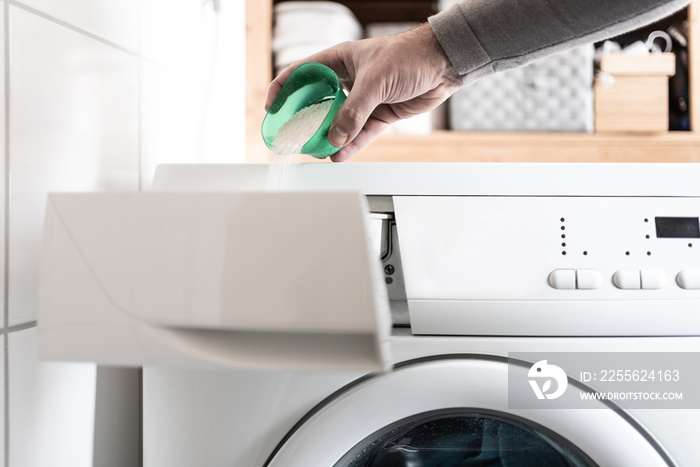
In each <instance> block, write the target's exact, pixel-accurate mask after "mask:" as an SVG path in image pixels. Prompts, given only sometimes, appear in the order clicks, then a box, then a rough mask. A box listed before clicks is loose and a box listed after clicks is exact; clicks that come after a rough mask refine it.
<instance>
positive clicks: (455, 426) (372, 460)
mask: <svg viewBox="0 0 700 467" xmlns="http://www.w3.org/2000/svg"><path fill="white" fill-rule="evenodd" d="M590 465H595V463H594V462H593V461H592V460H591V459H590V458H589V457H588V456H586V455H585V454H583V453H581V452H579V451H578V449H577V448H576V447H575V446H574V445H572V444H571V443H570V442H569V441H567V440H566V439H563V438H562V437H560V436H559V435H557V434H556V433H553V432H551V431H549V430H547V429H546V428H544V427H542V426H538V427H535V426H533V424H532V422H526V421H524V420H519V419H517V418H516V417H514V416H513V415H508V414H503V413H498V412H492V411H491V412H487V411H481V412H474V411H467V410H439V411H435V412H431V413H427V414H420V415H415V416H413V417H409V418H408V419H406V420H402V421H400V422H398V423H396V425H395V426H389V427H386V428H385V429H383V430H380V431H379V432H377V433H373V434H372V435H370V436H369V437H367V438H366V439H364V440H363V441H362V442H360V443H358V444H357V445H356V446H355V447H354V448H353V449H352V450H350V451H349V452H348V453H347V454H346V455H345V456H343V458H342V459H340V461H339V462H338V463H336V466H337V467H399V466H401V467H404V466H412V467H419V466H441V467H452V466H454V467H493V466H517V467H542V466H549V467H583V466H590Z"/></svg>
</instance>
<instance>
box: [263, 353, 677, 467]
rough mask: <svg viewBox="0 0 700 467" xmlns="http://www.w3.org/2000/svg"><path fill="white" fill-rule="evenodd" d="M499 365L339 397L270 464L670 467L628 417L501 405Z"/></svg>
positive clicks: (443, 364) (451, 370)
mask: <svg viewBox="0 0 700 467" xmlns="http://www.w3.org/2000/svg"><path fill="white" fill-rule="evenodd" d="M507 393H508V363H507V361H506V360H505V359H503V360H498V359H494V358H489V359H481V358H474V357H470V358H455V359H442V360H436V361H427V362H426V361H423V362H420V363H416V364H411V365H406V366H402V367H401V368H399V369H396V370H394V371H392V372H390V373H386V374H382V375H377V376H375V377H372V378H368V379H366V380H363V381H362V382H360V383H358V384H355V385H352V386H351V387H348V388H346V390H345V391H339V392H338V393H336V394H335V395H333V396H332V397H330V398H329V399H328V400H327V401H325V402H324V403H323V404H321V405H319V407H317V408H316V409H315V410H314V411H312V413H311V414H309V415H308V416H307V417H306V418H305V419H304V420H302V421H301V422H300V423H299V424H298V425H297V426H296V427H295V428H294V430H292V432H291V433H290V434H289V435H288V436H287V437H286V438H285V439H284V440H283V441H282V442H281V443H280V445H279V446H278V447H277V449H276V451H275V452H274V453H273V454H272V455H271V456H270V458H269V459H268V462H267V463H266V465H267V466H268V467H282V466H283V467H312V466H319V467H329V466H334V467H399V466H400V467H426V466H431V467H433V466H434V467H452V466H455V467H456V466H459V467H471V466H479V467H481V466H489V467H491V466H508V467H511V466H512V467H530V466H532V467H535V466H537V467H547V466H550V467H559V466H561V467H580V466H581V467H582V466H599V465H600V466H607V465H644V466H649V467H651V466H654V467H656V466H659V467H661V466H666V467H667V466H669V465H673V462H672V461H671V460H670V457H669V456H668V455H667V454H666V453H665V452H664V450H663V448H662V447H661V446H659V445H658V444H657V443H656V441H654V439H653V437H652V436H651V435H649V434H648V433H646V432H645V430H644V429H643V428H642V427H641V426H639V425H638V424H637V423H636V422H635V421H634V420H633V419H632V418H631V417H628V416H627V415H626V414H625V413H624V412H622V411H619V410H611V409H610V408H609V407H608V406H606V405H604V404H603V403H600V406H599V407H598V406H596V407H593V406H589V407H591V408H586V409H527V410H526V409H512V408H509V407H508V394H507Z"/></svg>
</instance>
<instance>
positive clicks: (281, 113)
mask: <svg viewBox="0 0 700 467" xmlns="http://www.w3.org/2000/svg"><path fill="white" fill-rule="evenodd" d="M328 99H333V105H332V106H331V108H330V110H329V112H328V115H326V118H325V119H324V120H323V122H322V123H321V125H320V126H319V128H318V130H316V133H314V135H313V136H312V137H311V138H310V139H309V140H308V141H307V142H306V143H304V145H303V146H302V148H301V153H302V154H308V155H310V156H313V157H316V158H318V159H323V158H326V157H328V156H330V155H333V154H335V153H336V152H338V151H340V148H336V147H335V146H333V145H331V143H329V142H328V130H330V128H331V123H333V117H335V113H336V112H337V111H338V109H339V108H340V106H341V105H343V102H345V93H344V92H343V88H342V87H341V86H340V81H339V80H338V76H337V75H336V74H335V72H334V71H333V70H331V69H330V68H328V67H327V66H325V65H321V64H320V63H315V62H307V63H303V64H301V65H299V66H298V67H297V68H296V69H295V70H294V71H293V72H292V74H291V75H289V78H287V81H286V82H285V83H284V86H283V87H282V89H281V90H280V93H279V94H278V95H277V97H276V98H275V100H274V101H273V102H272V105H271V106H270V110H268V111H267V115H265V118H264V119H263V122H262V137H263V140H264V141H265V144H266V145H267V147H268V148H270V149H273V146H272V145H273V142H274V140H275V137H276V136H277V133H278V132H279V130H280V128H282V126H283V125H284V124H285V123H287V121H288V120H289V119H290V118H292V117H293V116H294V115H295V114H296V113H297V112H299V111H300V110H302V109H303V108H305V107H308V106H310V105H314V104H318V103H319V102H322V101H325V100H328Z"/></svg>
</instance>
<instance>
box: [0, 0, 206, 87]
mask: <svg viewBox="0 0 700 467" xmlns="http://www.w3.org/2000/svg"><path fill="white" fill-rule="evenodd" d="M0 1H2V2H4V3H5V5H6V6H11V7H14V8H17V9H18V10H23V11H25V12H27V13H31V14H32V15H35V16H37V17H39V18H41V19H43V20H46V21H48V22H50V23H53V24H56V25H58V26H61V27H64V28H66V29H68V30H70V31H72V32H74V33H76V34H80V35H82V36H85V37H87V38H89V39H92V40H95V41H97V42H99V43H101V44H102V45H106V46H108V47H112V48H115V49H117V50H119V51H120V52H124V53H125V54H128V55H131V56H133V57H135V58H137V59H139V60H143V61H145V62H147V63H150V64H152V65H156V66H159V67H162V68H165V69H166V70H168V71H170V72H171V73H175V74H176V75H178V76H181V77H185V78H188V79H192V77H191V76H190V75H188V74H187V73H184V72H182V71H181V70H178V69H177V68H176V67H173V66H172V65H168V64H166V63H161V62H159V61H158V60H154V59H153V58H150V57H144V56H142V55H140V53H141V50H140V47H141V43H140V41H139V43H138V44H137V47H138V48H139V50H136V51H134V50H131V49H129V48H127V47H124V46H122V45H119V44H117V43H116V42H112V41H110V40H109V39H105V38H104V37H102V36H99V35H98V34H95V33H92V32H90V31H87V30H85V29H81V28H79V27H77V26H74V25H72V24H70V23H68V22H66V21H63V20H61V19H58V18H56V17H55V16H51V15H50V14H48V13H44V12H43V11H41V10H37V9H36V8H32V7H30V6H27V5H25V4H23V3H19V2H18V0H0ZM8 11H9V8H8Z"/></svg>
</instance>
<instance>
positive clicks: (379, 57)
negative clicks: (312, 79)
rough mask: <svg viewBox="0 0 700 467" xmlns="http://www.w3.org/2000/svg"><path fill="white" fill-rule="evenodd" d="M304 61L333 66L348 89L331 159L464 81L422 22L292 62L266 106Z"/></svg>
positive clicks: (356, 147) (417, 111) (430, 106)
mask: <svg viewBox="0 0 700 467" xmlns="http://www.w3.org/2000/svg"><path fill="white" fill-rule="evenodd" d="M304 62H318V63H322V64H324V65H326V66H328V67H330V68H331V69H332V70H333V71H335V73H336V74H337V75H338V78H339V79H340V82H341V84H342V86H343V87H344V88H345V89H347V90H349V94H348V98H347V100H346V101H345V103H344V104H343V105H342V107H341V108H340V109H339V110H338V113H337V114H336V115H335V119H334V120H333V125H332V126H331V129H330V132H329V134H328V141H329V142H330V143H331V144H332V145H333V146H335V147H337V148H342V149H341V150H340V151H338V152H337V153H336V154H334V155H333V156H331V160H333V162H341V161H344V160H347V159H349V158H350V157H352V156H354V155H355V154H356V153H357V152H359V151H360V150H361V149H363V148H364V147H366V146H367V145H368V144H369V143H371V142H372V141H373V140H374V139H375V138H376V137H377V136H379V134H380V133H381V132H382V131H383V130H384V129H385V128H386V127H387V126H389V125H390V124H391V123H393V122H396V121H398V120H401V119H404V118H408V117H412V116H414V115H417V114H420V113H423V112H427V111H429V110H432V109H434V108H435V107H437V106H438V105H440V104H441V103H442V102H444V101H445V100H446V99H447V98H448V97H449V96H451V95H452V94H453V93H454V92H455V91H457V90H458V89H459V88H460V87H461V86H462V79H461V78H460V76H459V74H458V73H457V70H455V68H454V67H453V66H452V64H451V63H450V61H449V60H448V59H447V56H446V55H445V53H444V52H443V50H442V48H441V47H440V44H439V43H438V41H437V39H436V38H435V35H434V34H433V31H432V29H431V28H430V26H429V25H428V24H424V25H422V26H419V27H418V28H416V29H413V30H411V31H408V32H405V33H402V34H397V35H394V36H389V37H380V38H376V39H365V40H361V41H356V42H344V43H342V44H339V45H336V46H334V47H331V48H329V49H326V50H323V51H321V52H318V53H316V54H314V55H311V56H310V57H307V58H306V59H304V60H302V61H299V62H297V63H295V64H293V65H291V66H289V67H288V68H287V69H285V70H284V71H283V72H282V73H281V74H280V75H279V76H278V77H277V78H275V80H274V81H273V82H272V83H271V84H270V86H269V87H268V90H267V99H266V101H265V109H266V110H267V109H269V107H270V105H271V104H272V101H273V100H274V99H275V97H277V94H279V92H280V89H282V86H283V85H284V83H285V82H286V81H287V78H288V77H289V75H290V74H291V73H292V71H294V69H295V68H296V67H297V66H299V65H300V64H302V63H304Z"/></svg>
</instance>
